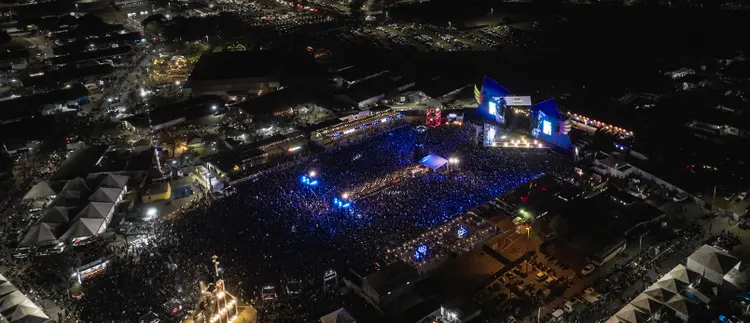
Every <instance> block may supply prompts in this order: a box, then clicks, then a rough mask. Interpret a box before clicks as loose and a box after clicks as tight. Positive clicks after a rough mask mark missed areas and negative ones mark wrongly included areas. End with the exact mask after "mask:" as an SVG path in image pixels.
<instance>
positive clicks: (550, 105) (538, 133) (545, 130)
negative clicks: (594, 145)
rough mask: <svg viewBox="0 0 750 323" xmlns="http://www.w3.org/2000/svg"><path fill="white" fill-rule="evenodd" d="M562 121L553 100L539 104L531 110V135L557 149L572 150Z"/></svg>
mask: <svg viewBox="0 0 750 323" xmlns="http://www.w3.org/2000/svg"><path fill="white" fill-rule="evenodd" d="M568 131H569V129H567V126H566V120H563V118H562V116H561V115H560V111H559V110H558V109H557V105H556V104H555V101H554V100H551V99H550V100H547V101H544V102H540V103H538V104H537V105H535V106H533V107H532V108H531V135H532V136H534V138H537V139H540V140H544V141H546V142H548V143H551V144H553V145H556V146H558V147H561V148H564V149H567V150H573V144H572V143H571V142H570V138H569V137H568Z"/></svg>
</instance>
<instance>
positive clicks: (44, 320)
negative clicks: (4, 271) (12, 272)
mask: <svg viewBox="0 0 750 323" xmlns="http://www.w3.org/2000/svg"><path fill="white" fill-rule="evenodd" d="M0 322H9V323H51V322H52V320H51V319H50V318H49V316H47V314H45V313H44V311H42V310H41V309H40V308H39V307H38V306H36V304H34V302H32V301H31V300H30V299H29V298H28V297H26V295H25V294H24V293H22V292H21V291H19V290H18V289H17V288H16V287H15V286H14V285H13V284H11V283H10V282H9V281H8V280H7V279H6V278H5V276H3V275H0Z"/></svg>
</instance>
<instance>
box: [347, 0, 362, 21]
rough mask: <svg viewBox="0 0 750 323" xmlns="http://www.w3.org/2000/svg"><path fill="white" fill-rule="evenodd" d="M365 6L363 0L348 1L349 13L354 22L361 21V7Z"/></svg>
mask: <svg viewBox="0 0 750 323" xmlns="http://www.w3.org/2000/svg"><path fill="white" fill-rule="evenodd" d="M364 5H365V1H364V0H350V1H349V13H350V14H351V15H352V17H353V18H354V19H356V20H360V19H362V17H363V16H364V12H363V11H362V7H363V6H364Z"/></svg>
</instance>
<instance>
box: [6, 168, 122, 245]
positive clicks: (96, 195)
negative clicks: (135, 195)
mask: <svg viewBox="0 0 750 323" xmlns="http://www.w3.org/2000/svg"><path fill="white" fill-rule="evenodd" d="M127 182H128V177H127V176H121V175H114V174H110V173H102V174H92V175H89V176H88V177H87V178H86V179H84V178H81V177H77V178H74V179H71V180H68V181H66V182H65V183H64V185H62V187H61V188H59V189H57V190H56V189H55V187H56V186H60V185H59V183H48V182H40V183H38V184H36V185H34V187H32V188H31V190H30V191H29V192H28V193H27V194H26V196H25V197H24V199H51V202H49V203H48V204H46V205H45V208H44V209H43V211H42V214H41V216H40V218H39V220H38V221H37V223H36V224H34V225H33V226H32V227H31V228H30V229H29V231H28V232H27V233H26V235H25V236H24V238H23V240H21V242H20V243H19V246H21V247H31V246H36V245H44V244H51V243H58V242H59V241H61V240H75V239H80V238H88V237H91V236H95V235H97V234H99V233H101V232H102V231H104V229H106V227H107V224H109V221H111V220H112V215H113V214H114V211H115V206H116V205H117V203H119V202H120V201H122V198H123V197H124V195H125V192H127ZM56 184H57V185H56Z"/></svg>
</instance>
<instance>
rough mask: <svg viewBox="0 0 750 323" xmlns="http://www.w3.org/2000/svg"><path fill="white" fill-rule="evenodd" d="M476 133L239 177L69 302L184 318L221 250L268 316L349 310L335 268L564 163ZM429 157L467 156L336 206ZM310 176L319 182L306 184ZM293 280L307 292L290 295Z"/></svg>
mask: <svg viewBox="0 0 750 323" xmlns="http://www.w3.org/2000/svg"><path fill="white" fill-rule="evenodd" d="M474 135H475V132H474V129H472V128H470V127H455V126H445V127H439V128H435V129H430V130H429V131H427V132H425V133H421V132H417V131H415V130H414V129H413V128H411V127H405V128H401V129H397V130H394V131H392V132H389V133H384V134H382V135H380V136H378V137H377V138H374V139H373V140H370V141H366V142H362V143H359V144H355V145H350V146H348V147H346V148H341V149H332V150H329V151H328V152H325V153H322V154H319V155H313V156H311V157H310V158H309V159H304V160H306V162H305V163H304V164H296V165H292V166H290V165H284V167H282V168H281V169H280V170H278V171H276V172H273V171H267V172H265V173H264V175H263V176H261V177H258V178H257V179H256V180H251V181H246V182H243V183H241V184H238V185H237V186H236V187H235V188H236V191H237V193H236V194H232V195H229V196H226V197H223V198H220V199H203V200H199V201H197V202H196V203H194V204H193V205H192V206H190V207H189V208H187V209H185V210H184V211H183V212H182V214H180V215H179V216H177V217H176V218H174V219H164V220H159V221H156V222H154V223H153V224H152V225H151V230H150V231H151V233H150V234H148V237H147V238H144V239H142V240H143V241H145V242H142V243H140V244H139V245H140V247H139V248H128V247H123V248H109V249H107V250H108V255H106V257H107V259H109V263H108V266H107V269H106V270H105V271H104V272H103V273H102V275H100V276H98V277H95V278H92V279H91V280H90V281H87V282H85V287H86V288H85V294H84V295H83V296H82V297H81V298H80V299H78V300H75V299H73V300H71V299H68V300H66V301H64V302H61V303H63V304H65V306H66V307H69V308H68V309H69V310H70V312H71V313H74V315H75V317H77V318H78V319H80V320H83V321H97V322H110V321H122V320H127V321H137V320H138V318H139V317H141V316H142V315H144V314H147V313H148V312H150V311H154V312H162V313H163V312H167V313H168V312H170V309H168V308H165V307H166V306H169V307H171V305H166V304H181V306H182V307H183V310H178V311H176V312H175V315H184V314H185V310H187V309H190V308H193V307H194V306H195V304H196V303H197V299H198V296H199V293H198V282H199V281H211V280H212V279H214V278H213V273H214V267H213V264H212V263H211V257H212V256H213V255H217V256H219V257H220V263H221V264H220V275H221V276H222V278H223V279H225V281H226V286H227V290H228V291H230V292H233V293H234V294H235V295H237V296H238V297H239V298H240V299H241V300H243V301H244V302H246V303H248V304H251V305H253V306H254V307H256V308H258V309H261V313H267V314H269V313H268V312H269V311H271V312H277V313H275V315H279V317H280V318H281V319H282V321H290V322H291V321H294V322H301V321H309V320H311V319H313V318H316V317H320V316H321V315H323V314H326V313H327V312H328V311H330V310H334V309H336V308H337V306H338V305H340V299H339V298H338V297H336V293H335V292H331V290H335V288H336V286H327V285H331V283H330V282H329V283H326V284H324V282H323V275H324V273H325V272H326V271H328V270H331V269H333V270H334V271H336V272H337V273H343V272H345V271H346V270H350V269H351V270H355V271H357V272H360V273H363V274H366V273H367V272H368V271H371V270H373V269H374V266H384V265H387V264H386V263H384V259H385V255H386V250H387V249H388V248H389V247H393V246H396V245H399V244H401V243H403V242H405V241H407V240H409V239H412V238H413V237H414V236H415V235H418V234H419V233H421V232H425V231H427V230H428V229H429V228H432V227H435V226H438V225H440V224H442V223H445V222H446V221H448V220H450V219H452V218H454V217H456V216H458V215H459V214H462V213H463V212H466V211H468V210H469V209H471V208H473V207H475V206H477V205H479V204H481V203H482V202H483V201H485V200H487V199H490V198H494V197H497V196H499V195H501V194H502V193H503V192H506V191H508V190H512V189H514V188H515V187H517V186H518V185H520V184H522V183H524V182H526V181H529V180H531V179H533V178H535V177H537V176H539V175H541V174H542V173H545V172H558V171H560V170H562V169H563V166H562V164H563V162H562V160H563V159H562V157H558V156H557V155H555V154H553V153H551V152H548V151H544V150H503V149H488V148H484V147H478V146H476V145H474V144H472V143H471V142H472V141H473V140H475V139H476V138H474V137H473V136H474ZM420 136H422V137H420ZM417 143H418V144H417ZM427 153H435V154H438V155H440V156H445V157H446V158H448V157H451V158H456V159H459V160H460V163H459V164H458V165H451V168H450V169H449V170H448V171H447V172H441V173H438V172H419V173H418V174H415V175H414V176H413V177H411V178H406V179H403V180H400V181H397V182H394V183H393V185H389V186H385V187H383V189H380V190H378V191H376V192H372V194H368V195H366V196H361V197H360V198H358V199H357V200H352V201H351V207H348V208H341V207H337V206H336V205H334V203H332V201H333V199H334V198H340V197H341V195H342V193H345V192H346V190H347V189H350V188H352V187H357V186H358V185H361V184H362V183H366V182H368V181H372V180H373V179H377V178H379V177H381V176H387V175H388V174H393V173H394V172H398V171H399V170H401V169H406V168H409V167H414V165H417V164H418V162H419V159H420V158H421V157H422V156H423V155H424V154H427ZM310 171H314V172H315V174H316V179H317V180H318V181H319V184H318V185H315V186H309V185H304V184H303V183H301V182H300V180H299V179H300V176H301V175H303V174H308V173H309V172H310ZM290 282H295V283H294V284H295V286H297V285H298V287H294V288H295V289H299V292H298V293H289V289H290V287H289V286H291V284H290ZM338 282H339V283H340V280H338ZM269 285H270V286H273V287H274V290H275V291H276V292H277V293H279V294H280V295H284V302H281V301H279V302H276V304H268V302H266V303H265V304H264V302H263V300H262V297H261V287H262V286H269ZM325 287H332V288H325ZM291 294H294V295H291ZM287 296H289V297H287ZM300 300H305V301H304V302H302V301H300Z"/></svg>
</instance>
